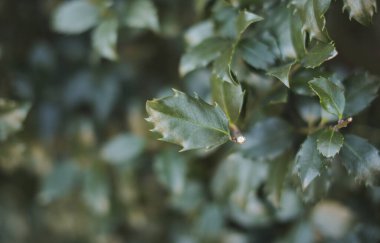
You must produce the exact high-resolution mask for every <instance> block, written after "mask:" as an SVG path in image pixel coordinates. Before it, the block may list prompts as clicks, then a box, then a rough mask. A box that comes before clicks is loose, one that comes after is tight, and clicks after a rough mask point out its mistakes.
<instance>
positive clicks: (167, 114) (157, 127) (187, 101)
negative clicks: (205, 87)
mask: <svg viewBox="0 0 380 243" xmlns="http://www.w3.org/2000/svg"><path fill="white" fill-rule="evenodd" d="M146 110H147V112H148V114H149V118H147V121H149V122H151V123H153V124H154V129H152V131H155V132H158V133H160V134H161V135H162V138H161V139H160V140H163V141H167V142H171V143H175V144H178V145H181V146H182V147H183V148H182V150H181V151H185V150H190V149H198V148H206V149H207V148H212V147H215V146H218V145H221V144H223V143H225V142H226V141H228V139H229V138H230V132H229V128H228V119H227V117H226V115H225V114H224V113H223V111H222V110H221V109H220V107H219V106H217V105H215V106H212V105H210V104H208V103H206V102H205V101H203V100H202V99H200V98H198V97H191V96H188V95H186V94H185V93H182V92H180V91H177V90H174V95H173V96H169V97H165V98H162V99H154V100H150V101H147V103H146Z"/></svg>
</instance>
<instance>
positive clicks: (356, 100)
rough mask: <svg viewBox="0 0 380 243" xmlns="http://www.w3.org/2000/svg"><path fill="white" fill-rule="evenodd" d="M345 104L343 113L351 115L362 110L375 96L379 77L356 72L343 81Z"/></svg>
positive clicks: (378, 85)
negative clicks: (356, 73)
mask: <svg viewBox="0 0 380 243" xmlns="http://www.w3.org/2000/svg"><path fill="white" fill-rule="evenodd" d="M344 86H345V87H346V91H345V96H346V106H345V109H344V114H345V115H347V116H353V115H356V114H357V113H359V112H361V111H362V110H364V109H365V108H366V107H367V106H369V104H370V103H371V102H372V101H373V100H374V99H375V98H376V96H377V91H378V90H379V87H380V82H379V79H378V78H376V77H374V76H371V75H369V74H368V73H364V74H358V75H355V76H352V77H350V78H349V79H347V80H346V81H344Z"/></svg>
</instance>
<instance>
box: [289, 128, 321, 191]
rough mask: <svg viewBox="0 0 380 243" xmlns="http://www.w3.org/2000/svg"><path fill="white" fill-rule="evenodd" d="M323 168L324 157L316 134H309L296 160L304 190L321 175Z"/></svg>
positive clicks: (296, 167)
mask: <svg viewBox="0 0 380 243" xmlns="http://www.w3.org/2000/svg"><path fill="white" fill-rule="evenodd" d="M322 168H323V158H322V155H321V154H320V153H319V152H318V150H317V139H316V135H309V136H308V137H307V138H306V140H305V141H304V142H303V143H302V145H301V147H300V149H299V150H298V152H297V155H296V162H295V169H296V170H297V173H298V176H299V178H300V179H301V183H302V188H303V190H305V189H306V188H307V187H308V185H309V184H310V183H311V182H312V181H313V180H314V179H315V178H316V177H318V176H320V174H321V169H322Z"/></svg>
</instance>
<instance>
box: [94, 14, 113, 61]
mask: <svg viewBox="0 0 380 243" xmlns="http://www.w3.org/2000/svg"><path fill="white" fill-rule="evenodd" d="M117 28H118V21H117V20H116V19H108V20H105V21H103V22H102V23H101V24H100V25H99V26H97V27H96V29H95V30H94V32H93V35H92V45H93V47H94V49H95V50H96V51H97V52H98V53H99V54H100V55H101V56H102V57H104V58H107V59H109V60H116V59H117V53H116V50H115V48H116V47H115V46H116V41H117Z"/></svg>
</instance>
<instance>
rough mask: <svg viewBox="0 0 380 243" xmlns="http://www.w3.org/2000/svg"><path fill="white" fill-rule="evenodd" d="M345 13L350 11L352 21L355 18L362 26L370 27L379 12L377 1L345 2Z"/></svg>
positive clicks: (352, 0) (351, 0)
mask: <svg viewBox="0 0 380 243" xmlns="http://www.w3.org/2000/svg"><path fill="white" fill-rule="evenodd" d="M343 2H344V5H343V11H345V10H348V12H349V13H350V19H352V18H354V19H355V20H356V21H358V22H359V23H361V24H362V25H369V24H371V22H372V16H373V15H374V14H375V13H376V12H377V3H376V0H343Z"/></svg>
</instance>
